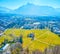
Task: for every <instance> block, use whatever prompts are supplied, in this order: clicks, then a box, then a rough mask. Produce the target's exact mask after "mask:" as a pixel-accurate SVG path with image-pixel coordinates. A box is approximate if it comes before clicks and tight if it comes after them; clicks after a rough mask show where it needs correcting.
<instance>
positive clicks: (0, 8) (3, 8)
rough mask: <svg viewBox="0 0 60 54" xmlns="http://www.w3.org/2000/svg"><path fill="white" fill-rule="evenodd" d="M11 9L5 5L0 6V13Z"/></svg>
mask: <svg viewBox="0 0 60 54" xmlns="http://www.w3.org/2000/svg"><path fill="white" fill-rule="evenodd" d="M10 11H11V10H10V9H8V8H6V7H0V13H9V12H10Z"/></svg>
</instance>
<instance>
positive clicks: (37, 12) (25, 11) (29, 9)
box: [14, 3, 58, 16]
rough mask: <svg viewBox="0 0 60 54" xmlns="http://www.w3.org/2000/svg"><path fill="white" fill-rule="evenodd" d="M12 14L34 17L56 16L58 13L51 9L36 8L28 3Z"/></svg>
mask: <svg viewBox="0 0 60 54" xmlns="http://www.w3.org/2000/svg"><path fill="white" fill-rule="evenodd" d="M14 12H15V13H17V14H22V15H34V16H56V15H57V13H58V12H57V11H56V10H55V9H54V8H53V7H50V6H38V5H34V4H30V3H28V4H26V5H23V6H22V7H19V8H18V9H15V10H14Z"/></svg>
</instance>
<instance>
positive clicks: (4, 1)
mask: <svg viewBox="0 0 60 54" xmlns="http://www.w3.org/2000/svg"><path fill="white" fill-rule="evenodd" d="M27 3H33V4H35V5H40V6H52V7H54V8H60V0H0V6H3V7H7V8H9V9H16V8H18V7H20V6H22V5H25V4H27Z"/></svg>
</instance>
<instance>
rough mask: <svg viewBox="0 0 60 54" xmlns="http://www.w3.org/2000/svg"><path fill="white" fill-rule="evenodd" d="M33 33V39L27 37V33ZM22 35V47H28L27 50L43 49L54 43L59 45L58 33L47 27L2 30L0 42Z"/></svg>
mask: <svg viewBox="0 0 60 54" xmlns="http://www.w3.org/2000/svg"><path fill="white" fill-rule="evenodd" d="M30 33H33V34H34V40H32V38H30V37H27V36H28V34H30ZM21 35H22V36H23V44H22V46H23V48H24V49H26V48H29V50H32V51H33V50H40V51H44V50H45V49H46V48H49V47H53V46H56V45H60V37H58V35H56V34H54V33H52V32H51V31H49V30H48V29H43V30H40V29H32V30H25V29H13V28H11V29H7V30H5V31H4V35H3V36H1V37H0V44H1V43H2V42H4V39H7V40H8V41H11V40H13V39H14V38H17V37H20V36H21Z"/></svg>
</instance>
